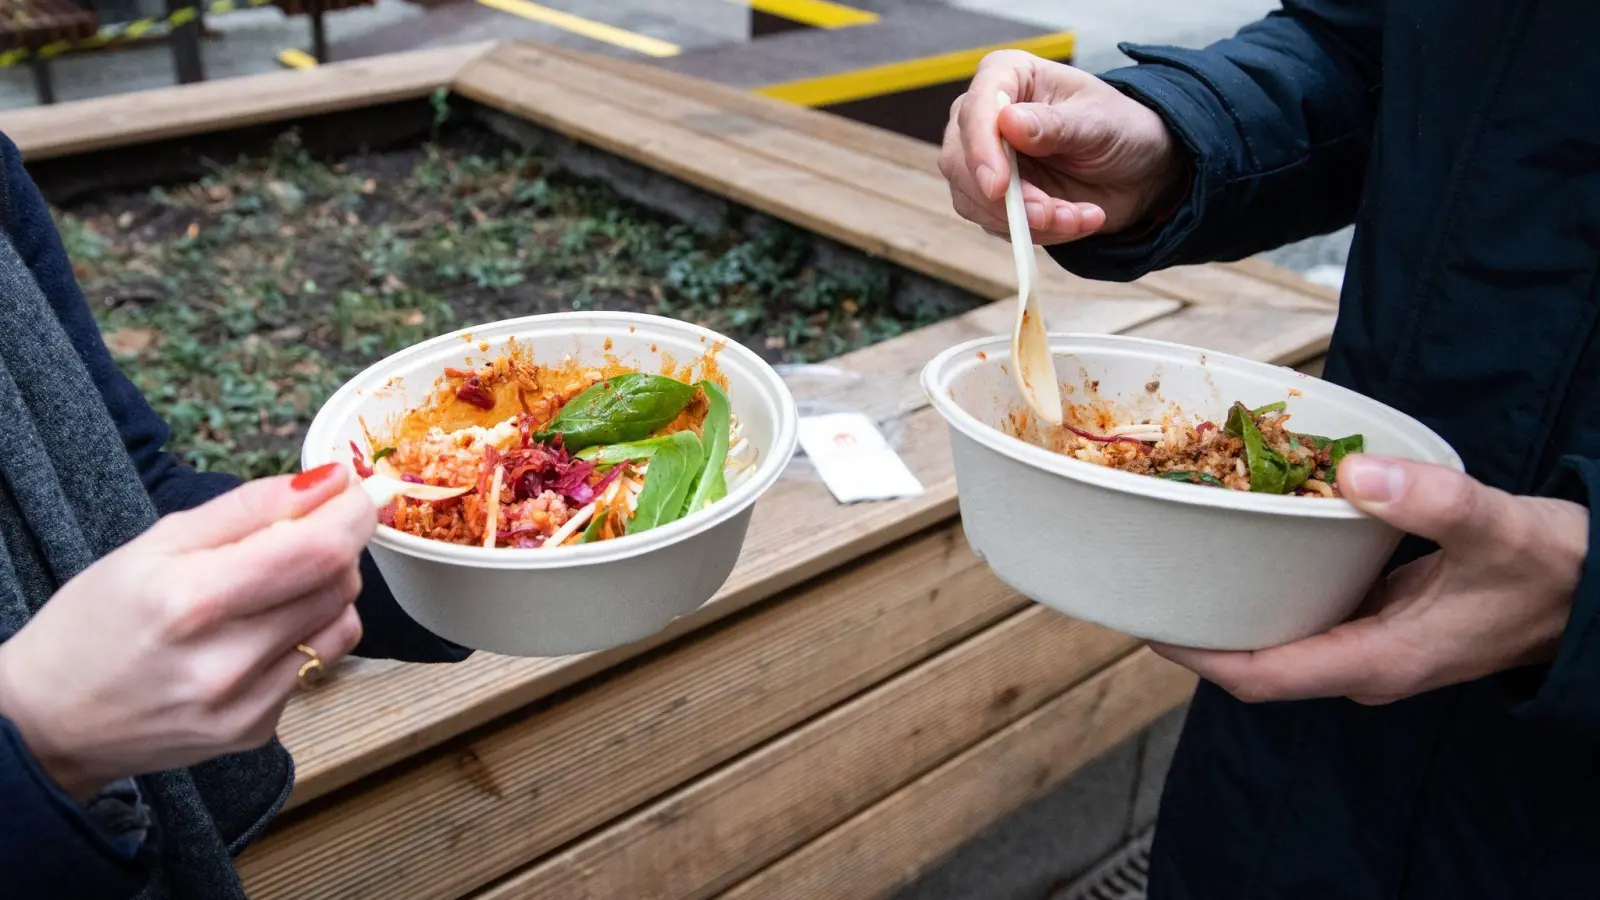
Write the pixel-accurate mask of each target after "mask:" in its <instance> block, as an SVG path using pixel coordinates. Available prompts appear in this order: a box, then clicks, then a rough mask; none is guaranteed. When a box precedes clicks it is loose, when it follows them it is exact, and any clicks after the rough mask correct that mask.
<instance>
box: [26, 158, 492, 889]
mask: <svg viewBox="0 0 1600 900" xmlns="http://www.w3.org/2000/svg"><path fill="white" fill-rule="evenodd" d="M0 167H3V172H0V176H3V177H4V178H5V179H6V186H5V187H6V191H7V192H8V194H9V204H8V205H9V215H8V216H7V217H6V219H5V220H4V222H3V224H4V227H5V228H6V229H7V230H8V232H9V234H10V235H11V239H12V242H13V243H14V244H15V245H16V248H17V252H18V253H19V254H20V255H21V256H22V258H23V259H24V260H25V261H26V262H27V263H28V266H29V268H30V269H31V270H32V272H33V274H34V278H35V279H36V280H37V281H38V283H39V286H40V288H41V289H42V290H43V291H44V294H45V296H46V297H47V298H48V299H49V300H50V303H51V305H52V307H54V309H55V312H56V315H57V316H58V317H59V318H60V319H61V321H62V323H63V324H64V325H65V326H66V328H67V331H68V333H69V334H70V335H71V337H72V341H73V344H74V345H75V346H76V348H77V350H78V353H79V355H80V356H81V357H82V358H83V362H84V364H85V365H86V366H88V369H89V372H90V374H91V375H92V376H93V377H94V380H95V383H96V384H97V385H98V386H99V388H100V393H101V395H102V396H103V398H104V400H105V404H106V407H107V408H108V409H109V410H110V411H111V414H112V417H113V418H114V419H115V421H116V423H117V427H118V430H119V431H120V432H121V434H122V439H123V443H124V444H125V445H126V446H127V448H128V453H129V454H130V455H131V456H132V457H133V460H134V463H135V464H136V466H137V468H138V470H139V473H140V476H141V477H142V479H143V480H144V484H145V487H146V489H148V490H149V492H150V496H151V497H152V498H153V499H154V501H155V505H156V508H157V509H158V510H159V511H160V512H162V513H163V514H165V513H170V512H174V511H177V510H181V509H188V508H191V507H194V506H198V505H200V504H202V503H204V502H206V501H207V500H210V499H211V498H213V497H216V496H217V495H219V494H222V493H224V492H226V491H228V490H229V489H231V488H233V487H234V486H236V485H238V484H239V483H240V482H239V480H238V479H236V478H233V477H230V476H227V475H220V474H211V473H200V472H196V471H195V470H193V469H191V468H189V467H187V466H185V465H183V464H182V463H181V462H180V461H179V460H178V459H177V457H175V456H173V455H172V454H171V453H168V452H167V451H166V449H165V448H166V443H167V437H168V430H167V425H166V423H165V422H163V421H162V420H161V418H160V417H159V416H157V415H156V413H155V411H154V410H152V409H151V408H150V405H149V404H148V403H147V402H146V401H145V399H144V397H143V396H141V395H140V394H139V391H138V389H137V388H135V387H134V386H133V384H132V382H130V381H129V380H128V379H127V378H126V377H125V376H124V375H123V374H122V372H121V371H120V370H119V369H118V368H117V366H116V364H115V363H114V362H113V361H112V358H111V355H110V353H109V352H108V351H107V350H106V347H105V344H104V342H103V341H102V340H101V337H100V331H99V328H98V327H97V326H96V324H95V321H94V318H93V317H92V316H91V315H90V312H89V305H88V303H87V302H85V300H84V296H83V292H82V290H80V289H79V287H78V284H77V282H76V280H75V279H74V278H73V274H72V264H71V263H70V262H69V261H68V259H67V255H66V251H65V250H64V248H63V247H62V243H61V237H60V235H59V234H58V233H57V232H56V229H55V225H54V223H53V222H52V221H51V219H50V214H49V210H48V208H47V207H46V205H45V202H44V200H43V198H42V197H41V196H40V195H39V191H38V189H37V188H35V186H34V184H33V181H32V180H31V179H30V178H29V177H28V174H27V172H26V171H25V170H24V169H23V166H22V159H21V155H20V154H19V153H18V152H17V148H16V145H14V144H13V143H12V142H11V141H10V140H9V139H6V138H5V137H4V136H0ZM362 575H363V576H364V583H365V587H364V589H363V591H362V594H361V597H360V599H359V601H358V607H359V609H360V612H361V621H362V624H363V626H364V632H365V636H364V637H363V639H362V642H361V645H360V646H359V647H357V648H356V651H355V652H356V655H359V656H366V657H390V658H394V659H402V660H408V661H414V662H451V661H457V660H461V659H464V658H465V657H466V656H467V653H468V651H466V650H465V649H463V648H461V647H458V646H456V645H454V644H451V643H449V642H447V641H444V640H442V639H441V638H438V637H436V636H434V635H433V634H431V633H430V632H428V631H425V630H424V629H423V628H422V627H421V626H419V625H417V624H416V623H415V622H413V621H412V620H411V618H410V617H408V616H407V615H406V614H405V612H404V611H403V610H401V609H400V607H399V605H398V604H396V603H395V600H394V596H393V595H392V594H391V593H390V592H389V590H388V588H387V587H386V586H385V585H384V582H383V578H382V576H381V575H379V573H378V570H377V568H376V566H374V565H373V563H372V559H371V557H370V556H364V557H363V559H362ZM3 637H5V636H4V635H0V639H3ZM280 781H281V779H280ZM258 793H261V792H259V791H258ZM264 793H265V794H266V795H267V796H272V793H273V792H272V791H271V790H267V791H265V792H264ZM159 840H160V835H159V833H157V834H154V835H152V840H151V841H149V842H147V843H146V845H145V846H143V847H140V848H132V847H121V846H116V845H114V844H113V843H111V842H110V841H108V840H107V837H106V835H105V833H103V832H102V831H101V830H100V828H99V827H98V826H97V825H96V824H95V823H93V822H91V821H90V820H89V818H88V817H87V816H86V815H85V813H84V811H83V810H82V808H81V807H79V806H78V805H77V804H76V803H74V802H73V801H72V800H70V799H69V798H68V797H67V796H66V795H65V794H64V793H62V792H61V791H60V790H59V789H58V788H57V787H56V786H55V785H54V783H53V782H51V781H50V779H49V778H48V777H47V776H45V775H44V774H43V772H42V771H41V770H40V769H39V768H38V765H37V763H36V762H35V761H34V760H33V758H32V757H31V755H30V754H29V752H28V750H27V748H26V747H25V746H24V745H23V743H22V741H21V739H20V738H19V736H18V735H17V732H16V730H15V729H14V728H13V727H12V726H11V723H9V722H7V721H6V720H5V719H3V718H0V897H5V898H11V897H16V898H18V900H23V898H26V900H46V898H56V897H60V898H72V900H100V898H106V900H111V898H117V900H122V898H128V897H132V896H133V895H134V894H135V893H136V892H137V891H138V890H139V889H140V888H141V887H142V886H143V884H144V882H145V879H146V878H147V877H148V874H149V865H150V863H151V861H152V852H151V851H152V849H153V847H154V846H155V844H154V842H155V841H159Z"/></svg>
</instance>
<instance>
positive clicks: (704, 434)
mask: <svg viewBox="0 0 1600 900" xmlns="http://www.w3.org/2000/svg"><path fill="white" fill-rule="evenodd" d="M698 387H699V388H700V390H702V391H705V394H706V420H705V423H704V424H703V425H702V426H701V428H700V443H701V444H702V445H703V446H704V448H705V463H704V464H703V465H702V466H701V467H700V472H699V474H697V475H696V476H695V479H694V485H693V486H692V487H691V488H690V489H689V499H688V502H687V503H686V504H685V506H684V508H683V514H684V515H689V514H690V513H693V512H698V511H700V510H702V509H705V508H706V507H707V506H709V505H711V504H712V503H715V502H716V501H718V500H721V499H722V498H723V497H726V496H727V495H728V480H727V473H726V471H725V469H726V468H727V465H728V427H729V425H730V424H731V421H732V419H733V409H732V406H731V405H730V404H729V403H728V395H727V394H726V393H724V392H723V390H722V388H720V387H718V386H717V385H715V384H713V383H711V382H709V381H702V382H700V384H699V385H698Z"/></svg>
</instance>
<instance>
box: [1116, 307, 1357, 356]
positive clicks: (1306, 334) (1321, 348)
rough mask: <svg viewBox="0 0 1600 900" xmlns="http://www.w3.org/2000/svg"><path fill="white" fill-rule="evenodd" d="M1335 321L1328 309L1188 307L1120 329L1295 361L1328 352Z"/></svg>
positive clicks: (1184, 342)
mask: <svg viewBox="0 0 1600 900" xmlns="http://www.w3.org/2000/svg"><path fill="white" fill-rule="evenodd" d="M1333 322H1334V314H1333V313H1332V312H1307V311H1303V310H1285V309H1259V308H1251V307H1245V306H1191V307H1189V308H1187V309H1185V310H1183V311H1182V312H1179V313H1174V314H1172V315H1170V316H1165V317H1163V318H1160V319H1156V320H1155V321H1153V322H1147V323H1145V324H1143V325H1140V326H1138V327H1136V328H1132V329H1129V330H1128V331H1126V332H1124V333H1125V334H1128V335H1129V336H1132V337H1146V338H1151V339H1153V340H1158V341H1172V342H1174V343H1179V344H1188V345H1190V346H1194V347H1204V348H1206V349H1208V350H1215V351H1217V352H1219V353H1232V354H1234V355H1236V356H1247V357H1249V358H1251V359H1260V360H1266V361H1268V362H1273V363H1277V364H1278V365H1280V366H1293V365H1296V364H1298V363H1302V362H1305V361H1307V360H1309V359H1312V358H1313V357H1316V356H1319V355H1321V354H1322V353H1324V352H1326V351H1327V349H1328V341H1329V339H1330V338H1331V337H1332V336H1333Z"/></svg>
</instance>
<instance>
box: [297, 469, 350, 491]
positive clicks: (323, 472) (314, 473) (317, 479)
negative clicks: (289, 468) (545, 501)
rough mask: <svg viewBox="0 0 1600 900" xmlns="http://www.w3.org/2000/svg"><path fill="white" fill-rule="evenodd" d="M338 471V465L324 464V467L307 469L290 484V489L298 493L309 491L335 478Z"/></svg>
mask: <svg viewBox="0 0 1600 900" xmlns="http://www.w3.org/2000/svg"><path fill="white" fill-rule="evenodd" d="M337 471H339V464H338V463H323V464H322V465H320V466H317V467H316V468H315V469H307V470H305V471H304V472H301V473H300V474H299V475H296V476H295V477H294V478H293V480H291V481H290V482H289V487H292V488H294V489H295V490H297V491H309V490H311V489H312V488H314V487H316V486H317V485H319V484H321V483H323V482H324V481H327V480H328V479H329V478H331V477H332V476H333V473H334V472H337Z"/></svg>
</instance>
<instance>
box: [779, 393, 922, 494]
mask: <svg viewBox="0 0 1600 900" xmlns="http://www.w3.org/2000/svg"><path fill="white" fill-rule="evenodd" d="M800 446H801V448H802V449H804V450H805V452H806V457H807V458H809V459H810V460H811V463H812V465H814V466H816V467H817V474H818V475H821V476H822V483H823V484H826V485H827V486H828V490H830V491H832V492H833V496H834V498H835V499H837V500H838V501H839V502H840V503H856V502H858V501H862V500H893V499H896V498H899V497H916V496H918V495H920V494H921V493H922V482H920V481H918V480H917V476H915V475H913V474H911V470H910V469H909V468H907V467H906V463H905V460H903V459H901V458H900V455H899V454H898V453H895V452H894V449H893V448H891V447H890V446H889V442H888V441H886V440H884V438H883V432H881V431H879V430H878V426H877V425H875V424H873V422H872V420H871V419H869V418H867V417H866V416H864V415H862V414H861V413H832V414H829V415H825V416H803V417H801V419H800Z"/></svg>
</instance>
